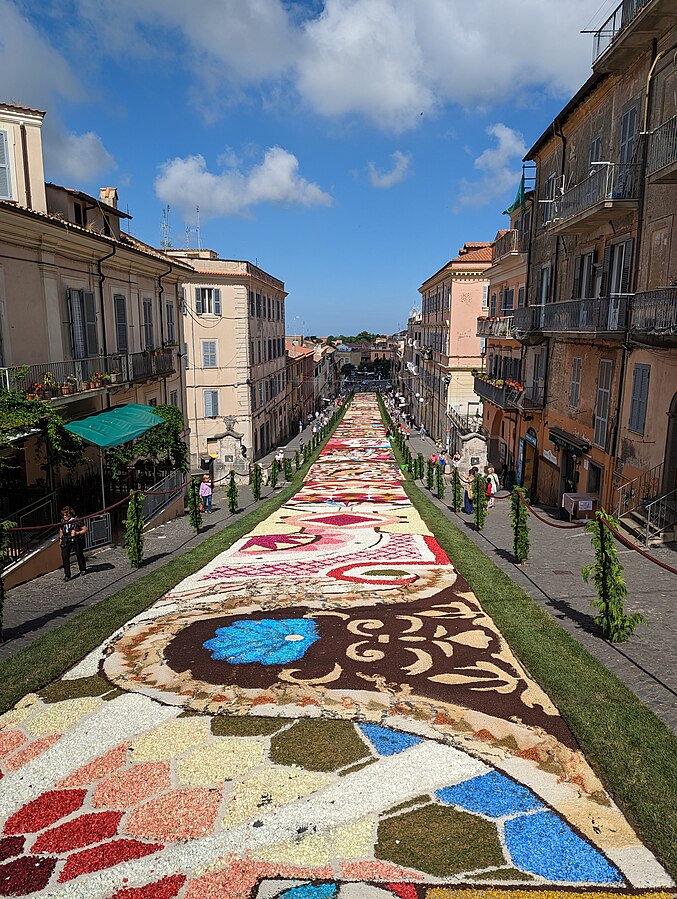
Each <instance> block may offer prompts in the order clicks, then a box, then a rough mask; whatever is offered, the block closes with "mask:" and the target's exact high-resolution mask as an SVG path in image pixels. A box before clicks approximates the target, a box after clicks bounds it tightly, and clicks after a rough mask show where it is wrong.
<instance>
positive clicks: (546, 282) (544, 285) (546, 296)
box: [536, 265, 552, 306]
mask: <svg viewBox="0 0 677 899" xmlns="http://www.w3.org/2000/svg"><path fill="white" fill-rule="evenodd" d="M551 281H552V266H551V265H544V266H543V267H542V268H541V269H539V272H538V295H537V297H536V300H537V305H539V306H540V305H543V304H544V303H549V302H550V284H551Z"/></svg>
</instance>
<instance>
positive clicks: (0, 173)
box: [0, 131, 14, 200]
mask: <svg viewBox="0 0 677 899" xmlns="http://www.w3.org/2000/svg"><path fill="white" fill-rule="evenodd" d="M12 199H14V198H13V196H12V179H11V177H10V173H9V144H8V141H7V132H6V131H0V200H12Z"/></svg>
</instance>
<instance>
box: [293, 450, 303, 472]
mask: <svg viewBox="0 0 677 899" xmlns="http://www.w3.org/2000/svg"><path fill="white" fill-rule="evenodd" d="M294 465H295V467H296V470H297V471H298V470H299V468H300V467H301V457H300V455H299V451H298V450H296V452H295V453H294Z"/></svg>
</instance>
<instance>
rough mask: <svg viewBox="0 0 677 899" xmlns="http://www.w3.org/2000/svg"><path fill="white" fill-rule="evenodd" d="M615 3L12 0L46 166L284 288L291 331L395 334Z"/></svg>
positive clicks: (586, 65) (4, 37) (543, 120)
mask: <svg viewBox="0 0 677 899" xmlns="http://www.w3.org/2000/svg"><path fill="white" fill-rule="evenodd" d="M616 5H617V3H616V0H599V3H598V0H593V2H591V0H473V2H472V3H469V2H467V0H298V2H294V0H200V2H199V3H197V4H193V3H187V2H185V0H115V2H114V3H111V2H110V0H105V2H104V0H0V22H2V28H1V29H0V99H2V100H6V101H11V102H15V103H19V104H23V105H27V106H35V107H37V108H40V109H44V110H46V112H47V115H46V116H45V121H44V126H43V143H44V153H45V175H46V178H47V180H49V181H54V182H56V183H58V184H63V185H65V186H68V187H77V188H78V189H80V190H83V191H86V192H88V193H93V194H95V195H98V190H99V187H101V186H104V185H105V186H113V187H117V188H118V192H119V197H120V206H121V208H122V209H124V210H127V211H129V213H130V214H131V215H132V216H133V219H132V221H131V222H130V224H129V230H130V231H131V233H132V234H134V235H135V236H136V237H138V238H139V239H141V240H144V241H146V242H148V243H151V244H153V245H155V246H159V245H160V242H161V239H162V232H161V224H162V221H163V215H164V214H165V212H166V211H167V207H168V213H167V215H168V222H169V228H170V231H169V237H170V241H171V245H172V246H174V247H178V248H181V247H185V246H188V245H190V246H191V247H195V246H197V241H198V232H197V224H198V216H197V211H196V210H197V207H199V239H200V244H201V246H202V247H203V248H204V247H208V248H210V249H213V250H215V251H217V252H218V253H219V255H220V256H221V257H222V258H224V259H247V260H249V261H251V262H253V263H255V264H257V265H259V266H260V267H261V268H263V269H264V270H265V271H267V272H269V273H270V274H271V275H274V276H275V277H276V278H279V279H281V280H282V281H284V282H285V287H286V289H287V291H288V292H289V298H288V300H287V323H286V325H287V331H288V332H290V333H296V332H299V331H302V332H303V333H305V334H317V335H327V334H338V333H345V334H355V333H358V332H359V331H361V330H368V331H376V332H381V333H392V332H394V331H396V330H399V329H400V328H403V327H405V326H406V320H407V317H408V314H409V312H410V310H411V308H412V307H414V306H416V305H418V304H419V302H420V295H419V293H418V288H419V286H420V285H421V283H422V282H423V281H425V280H426V279H427V278H428V277H430V275H432V274H434V272H436V271H437V270H438V269H440V268H441V267H442V266H443V265H444V264H445V263H446V262H447V261H448V260H449V259H451V258H453V256H455V255H456V253H457V251H458V249H459V247H460V246H462V244H463V242H464V241H466V240H468V241H477V240H492V239H493V238H494V237H495V235H496V232H497V230H498V229H499V228H501V227H505V224H506V222H507V217H506V216H503V215H502V214H501V212H502V210H503V209H505V208H506V207H507V206H508V205H509V204H510V203H511V202H512V201H513V199H514V197H515V194H516V190H517V187H518V182H519V179H520V177H521V173H522V163H521V160H522V156H523V155H524V153H525V152H526V150H527V149H528V148H529V147H530V146H531V145H532V144H533V143H534V142H535V140H536V138H537V137H538V136H539V135H540V134H541V133H542V132H543V131H544V130H545V128H546V127H547V126H548V124H549V123H550V122H551V121H552V119H553V118H554V116H555V115H556V114H557V113H558V112H559V110H560V109H561V108H562V106H563V105H564V104H565V103H566V102H567V100H568V99H569V98H570V97H571V96H572V95H573V93H575V91H576V90H577V89H578V87H579V86H580V85H581V84H582V83H583V82H584V81H585V80H586V78H587V77H588V75H589V74H590V62H591V53H592V40H591V36H590V35H589V34H581V33H580V32H581V30H582V29H586V28H597V27H600V26H601V24H602V23H603V22H604V20H605V18H606V17H607V15H608V14H609V13H610V12H611V11H612V10H613V8H614V7H615V6H616Z"/></svg>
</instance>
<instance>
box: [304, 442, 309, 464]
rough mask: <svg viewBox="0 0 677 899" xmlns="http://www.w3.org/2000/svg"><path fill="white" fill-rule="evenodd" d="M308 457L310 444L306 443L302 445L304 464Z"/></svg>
mask: <svg viewBox="0 0 677 899" xmlns="http://www.w3.org/2000/svg"><path fill="white" fill-rule="evenodd" d="M309 459H310V444H309V443H306V445H305V446H304V447H303V462H304V464H305V463H306V462H307V461H308V460H309Z"/></svg>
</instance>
